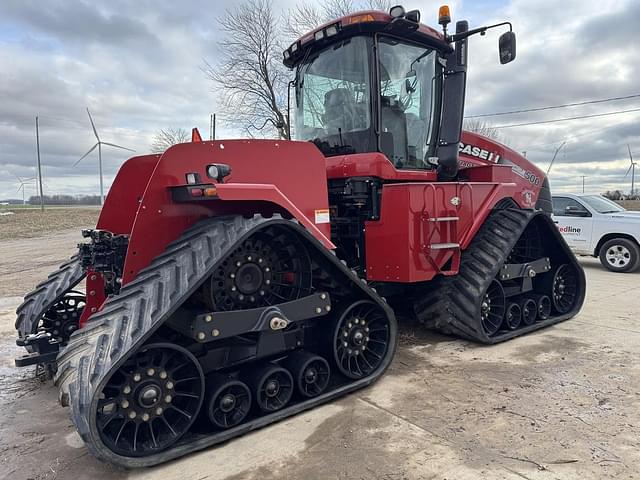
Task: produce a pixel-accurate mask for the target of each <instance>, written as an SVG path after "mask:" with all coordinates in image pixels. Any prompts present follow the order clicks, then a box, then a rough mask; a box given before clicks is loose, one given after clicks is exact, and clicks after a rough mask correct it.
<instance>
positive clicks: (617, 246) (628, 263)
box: [599, 238, 640, 273]
mask: <svg viewBox="0 0 640 480" xmlns="http://www.w3.org/2000/svg"><path fill="white" fill-rule="evenodd" d="M599 256H600V263H601V264H602V266H603V267H604V268H606V269H607V270H609V271H611V272H620V273H627V272H633V271H635V270H637V269H638V267H639V266H640V247H638V245H637V244H636V243H634V242H632V241H631V240H628V239H626V238H614V239H612V240H609V241H607V242H605V244H604V245H602V248H600V255H599Z"/></svg>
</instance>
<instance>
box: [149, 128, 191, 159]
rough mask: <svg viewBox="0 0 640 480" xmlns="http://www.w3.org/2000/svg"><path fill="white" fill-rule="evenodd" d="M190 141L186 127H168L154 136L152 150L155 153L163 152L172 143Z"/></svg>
mask: <svg viewBox="0 0 640 480" xmlns="http://www.w3.org/2000/svg"><path fill="white" fill-rule="evenodd" d="M188 141H189V133H188V132H187V131H186V130H185V129H184V128H167V129H166V130H165V129H162V130H160V131H159V132H158V133H156V135H155V137H153V143H152V144H151V150H152V151H153V152H154V153H162V152H164V151H166V150H167V149H168V148H169V147H171V146H172V145H176V144H177V143H185V142H188Z"/></svg>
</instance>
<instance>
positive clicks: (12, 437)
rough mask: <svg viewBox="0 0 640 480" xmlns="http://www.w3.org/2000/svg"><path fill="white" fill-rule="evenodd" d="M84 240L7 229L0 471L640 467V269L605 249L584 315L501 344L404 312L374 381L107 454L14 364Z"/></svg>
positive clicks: (533, 474)
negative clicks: (116, 458) (150, 451)
mask: <svg viewBox="0 0 640 480" xmlns="http://www.w3.org/2000/svg"><path fill="white" fill-rule="evenodd" d="M80 240H81V239H80V238H79V235H78V233H77V232H76V231H74V232H61V233H56V234H53V235H48V236H46V237H45V238H33V239H29V240H21V241H13V240H12V241H0V252H2V254H1V255H0V478H7V479H18V480H19V479H37V480H44V479H67V478H71V479H74V480H84V479H96V480H101V479H156V478H162V479H167V480H169V479H180V480H204V479H208V480H214V479H229V480H230V479H249V480H258V479H260V480H263V479H264V480H266V479H280V478H286V479H353V480H361V479H367V480H368V479H379V480H405V479H407V480H409V479H410V480H413V479H450V480H464V479H529V480H534V479H535V480H538V479H539V480H547V479H549V480H551V479H612V478H616V479H617V478H619V479H632V478H640V295H639V293H640V273H636V274H613V273H609V272H606V271H604V270H603V269H602V268H601V267H600V265H599V263H598V262H597V261H595V260H593V259H585V260H584V261H583V262H582V263H583V265H584V267H585V270H586V273H587V279H588V293H587V302H586V304H585V307H584V309H583V311H582V313H581V314H580V315H579V316H578V317H576V318H575V319H573V320H570V321H568V322H565V323H562V324H560V325H557V326H554V327H550V328H548V329H545V330H543V331H540V332H537V333H534V334H531V335H528V336H526V337H523V338H518V339H515V340H512V341H510V342H508V343H505V344H501V345H496V346H491V347H482V346H477V345H474V344H470V343H468V342H465V341H461V340H457V339H453V338H449V337H443V336H439V335H435V334H432V333H428V332H423V331H421V330H419V329H416V328H414V326H412V325H407V324H405V325H403V326H402V342H401V345H400V348H399V351H398V354H397V355H396V358H395V360H394V362H393V365H392V367H391V368H390V370H389V372H388V373H387V374H386V375H385V376H384V377H383V379H382V380H380V381H379V382H378V383H376V384H375V385H373V386H372V387H370V388H367V389H365V390H362V391H360V392H357V393H355V394H352V395H349V396H347V397H345V398H343V399H341V400H339V401H336V402H333V403H331V404H328V405H325V406H323V407H320V408H317V409H315V410H313V411H310V412H308V413H304V414H301V415H298V416H296V417H293V418H290V419H288V420H285V421H283V422H280V423H278V424H275V425H272V426H269V427H267V428H264V429H262V430H260V431H257V432H255V433H252V434H249V435H246V436H244V437H242V438H240V439H237V440H234V441H232V442H230V443H228V444H225V445H222V446H220V447H217V448H211V449H209V450H205V451H203V452H200V453H197V454H193V455H190V456H188V457H186V458H183V459H180V460H177V461H174V462H172V463H169V464H166V465H161V466H159V467H155V468H151V469H144V470H136V471H124V470H120V469H115V468H113V467H110V466H107V465H104V464H101V463H100V462H98V461H96V460H94V459H93V458H92V457H91V456H90V455H89V454H88V453H87V451H86V449H85V447H84V446H83V443H82V441H81V440H80V438H79V437H78V435H77V434H76V433H75V431H74V428H73V426H72V424H71V421H70V420H69V418H68V411H67V410H66V409H63V408H61V407H59V406H58V404H57V395H56V391H55V389H54V388H53V387H52V386H51V385H50V384H49V383H41V382H40V381H39V380H38V379H36V378H34V374H33V371H32V370H30V369H23V370H18V369H16V368H14V367H13V357H14V356H16V355H18V354H20V353H21V352H20V350H19V349H18V348H17V347H16V346H15V344H14V330H13V323H14V320H15V316H14V310H15V308H16V306H17V305H18V304H19V302H20V300H21V295H22V294H23V293H24V292H26V291H28V290H29V289H31V288H32V287H33V286H34V285H35V283H37V282H38V281H39V280H41V279H43V278H44V277H45V276H46V274H47V273H48V272H49V271H51V270H53V269H54V268H55V265H57V264H58V263H61V262H62V261H63V260H65V259H66V258H68V256H69V255H71V254H72V253H73V251H74V249H75V244H76V243H77V242H78V241H80Z"/></svg>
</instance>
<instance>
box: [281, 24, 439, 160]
mask: <svg viewBox="0 0 640 480" xmlns="http://www.w3.org/2000/svg"><path fill="white" fill-rule="evenodd" d="M377 46H378V48H377V54H378V57H377V58H376V57H375V56H374V48H373V47H374V38H373V37H368V36H357V37H352V38H350V39H347V40H345V41H342V42H339V43H336V44H335V45H332V46H330V47H328V48H326V49H325V50H322V51H321V52H319V53H317V54H315V55H314V56H311V57H310V58H308V59H304V60H302V62H301V63H300V65H299V66H298V70H297V72H296V82H295V85H296V111H295V122H294V134H293V136H294V138H296V139H297V140H306V141H313V142H314V143H315V144H316V145H317V146H318V148H319V149H320V150H321V151H322V152H323V153H324V154H325V155H327V156H329V155H343V154H350V153H365V152H382V153H384V154H385V155H386V156H387V158H388V159H389V160H390V161H391V162H392V163H393V164H394V165H395V167H396V168H407V169H426V168H431V165H430V164H429V162H428V161H427V160H428V158H429V157H430V156H433V151H432V150H433V149H435V146H436V141H435V137H436V136H437V132H436V128H435V127H434V125H435V123H437V122H434V120H433V119H434V118H437V113H436V111H437V108H436V96H435V95H434V91H437V79H438V78H439V77H438V75H437V74H436V56H437V53H436V51H434V50H432V49H430V48H427V47H421V46H417V45H414V44H409V43H406V42H401V41H399V40H397V39H395V38H391V37H386V36H379V37H377ZM376 62H377V68H375V69H373V67H372V66H375V65H376ZM372 70H375V71H372ZM374 79H376V80H374ZM438 98H439V96H438ZM378 111H379V114H378ZM430 147H432V149H431V150H430Z"/></svg>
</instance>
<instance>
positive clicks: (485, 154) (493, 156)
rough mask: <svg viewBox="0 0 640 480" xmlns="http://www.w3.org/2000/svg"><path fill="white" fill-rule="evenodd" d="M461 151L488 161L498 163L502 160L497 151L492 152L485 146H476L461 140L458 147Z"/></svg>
mask: <svg viewBox="0 0 640 480" xmlns="http://www.w3.org/2000/svg"><path fill="white" fill-rule="evenodd" d="M458 150H459V151H460V153H464V154H465V155H469V156H470V157H476V158H480V159H482V160H486V161H488V162H493V163H498V162H499V161H500V155H498V154H497V153H493V152H490V151H489V150H485V149H484V148H480V147H476V146H474V145H471V144H466V145H465V144H464V143H462V142H460V145H459V147H458Z"/></svg>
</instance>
